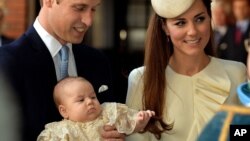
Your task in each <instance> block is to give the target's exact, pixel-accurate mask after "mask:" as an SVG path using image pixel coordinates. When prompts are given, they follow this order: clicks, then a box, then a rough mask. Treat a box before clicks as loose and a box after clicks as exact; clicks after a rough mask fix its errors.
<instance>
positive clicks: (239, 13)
mask: <svg viewBox="0 0 250 141" xmlns="http://www.w3.org/2000/svg"><path fill="white" fill-rule="evenodd" d="M232 12H233V14H234V16H235V20H236V23H235V25H234V26H229V27H228V32H227V34H226V35H225V36H224V37H223V39H221V41H220V43H219V46H218V56H219V57H220V58H223V59H229V60H235V61H240V62H243V63H245V64H246V58H247V51H246V49H245V46H244V40H245V39H247V38H250V20H249V13H250V1H249V0H232Z"/></svg>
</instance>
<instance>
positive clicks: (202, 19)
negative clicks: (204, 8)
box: [196, 17, 205, 22]
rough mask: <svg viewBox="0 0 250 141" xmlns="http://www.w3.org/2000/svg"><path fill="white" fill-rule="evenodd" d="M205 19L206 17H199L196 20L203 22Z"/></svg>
mask: <svg viewBox="0 0 250 141" xmlns="http://www.w3.org/2000/svg"><path fill="white" fill-rule="evenodd" d="M204 20H205V17H198V18H197V20H196V21H197V22H203V21H204Z"/></svg>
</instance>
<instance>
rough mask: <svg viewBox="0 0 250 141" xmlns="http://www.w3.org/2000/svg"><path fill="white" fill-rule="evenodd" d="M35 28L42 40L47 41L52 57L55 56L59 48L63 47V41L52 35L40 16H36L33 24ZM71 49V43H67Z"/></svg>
mask: <svg viewBox="0 0 250 141" xmlns="http://www.w3.org/2000/svg"><path fill="white" fill-rule="evenodd" d="M33 26H34V28H35V30H36V31H37V33H38V34H39V36H40V37H41V39H42V41H43V42H44V43H45V45H46V47H47V48H48V50H49V52H50V54H51V56H52V57H55V56H56V54H57V53H58V52H59V50H60V49H61V48H62V45H61V43H60V42H59V41H58V40H56V39H55V38H54V37H53V36H52V35H50V34H49V33H48V32H47V31H46V30H45V29H44V28H43V27H42V25H41V24H40V22H39V20H38V18H36V20H35V22H34V24H33ZM66 45H67V46H68V47H69V48H70V49H71V48H72V44H71V43H67V44H66Z"/></svg>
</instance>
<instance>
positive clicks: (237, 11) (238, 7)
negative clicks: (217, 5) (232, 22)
mask: <svg viewBox="0 0 250 141" xmlns="http://www.w3.org/2000/svg"><path fill="white" fill-rule="evenodd" d="M247 1H248V0H233V4H232V5H233V6H232V7H233V8H232V9H233V13H234V16H235V19H236V21H241V20H246V19H248V18H249V14H250V6H249V4H248V2H247Z"/></svg>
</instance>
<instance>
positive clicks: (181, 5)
mask: <svg viewBox="0 0 250 141" xmlns="http://www.w3.org/2000/svg"><path fill="white" fill-rule="evenodd" d="M194 1H195V0H151V3H152V7H153V9H154V11H155V12H156V13H157V14H158V15H159V16H161V17H164V18H175V17H178V16H179V15H181V14H182V13H184V12H185V11H187V10H188V9H189V8H190V7H191V6H192V4H193V3H194Z"/></svg>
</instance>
